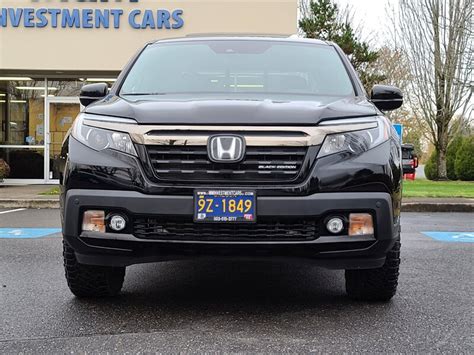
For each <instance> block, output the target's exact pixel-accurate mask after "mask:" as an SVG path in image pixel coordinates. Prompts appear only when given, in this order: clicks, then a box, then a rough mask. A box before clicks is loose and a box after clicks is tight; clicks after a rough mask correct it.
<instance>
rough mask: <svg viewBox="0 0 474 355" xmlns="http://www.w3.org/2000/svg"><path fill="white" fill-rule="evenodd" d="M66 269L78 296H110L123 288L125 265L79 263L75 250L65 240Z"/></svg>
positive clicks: (74, 291) (70, 286)
mask: <svg viewBox="0 0 474 355" xmlns="http://www.w3.org/2000/svg"><path fill="white" fill-rule="evenodd" d="M63 257H64V269H65V271H66V280H67V284H68V286H69V289H70V290H71V292H72V293H73V294H74V295H76V296H77V297H108V296H115V295H117V294H118V293H119V292H120V290H121V289H122V285H123V280H124V277H125V267H108V266H92V265H84V264H79V263H78V262H77V259H76V256H75V254H74V250H73V249H72V248H71V247H70V246H69V245H68V244H67V243H66V242H65V241H63Z"/></svg>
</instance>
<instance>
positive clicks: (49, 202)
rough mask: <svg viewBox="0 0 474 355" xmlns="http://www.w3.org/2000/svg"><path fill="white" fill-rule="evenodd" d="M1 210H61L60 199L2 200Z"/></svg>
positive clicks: (0, 203)
mask: <svg viewBox="0 0 474 355" xmlns="http://www.w3.org/2000/svg"><path fill="white" fill-rule="evenodd" d="M0 208H42V209H56V208H59V200H58V199H41V200H40V199H35V200H26V199H24V200H14V199H4V200H0Z"/></svg>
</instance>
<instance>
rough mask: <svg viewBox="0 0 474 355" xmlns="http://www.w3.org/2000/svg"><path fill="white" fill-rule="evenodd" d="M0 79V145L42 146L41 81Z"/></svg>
mask: <svg viewBox="0 0 474 355" xmlns="http://www.w3.org/2000/svg"><path fill="white" fill-rule="evenodd" d="M3 79H5V78H2V79H0V120H1V122H0V123H1V125H0V145H2V144H3V145H42V144H43V143H44V95H45V87H44V81H43V80H40V81H37V80H3Z"/></svg>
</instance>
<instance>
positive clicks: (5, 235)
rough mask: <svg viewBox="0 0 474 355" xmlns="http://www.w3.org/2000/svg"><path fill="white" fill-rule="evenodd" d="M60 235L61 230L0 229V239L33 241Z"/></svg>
mask: <svg viewBox="0 0 474 355" xmlns="http://www.w3.org/2000/svg"><path fill="white" fill-rule="evenodd" d="M58 233H61V228H0V239H35V238H44V237H49V236H52V235H54V234H58Z"/></svg>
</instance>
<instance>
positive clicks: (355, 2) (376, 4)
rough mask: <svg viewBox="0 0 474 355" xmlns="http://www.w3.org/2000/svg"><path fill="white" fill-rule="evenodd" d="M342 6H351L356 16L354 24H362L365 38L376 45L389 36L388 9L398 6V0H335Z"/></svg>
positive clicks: (379, 44)
mask: <svg viewBox="0 0 474 355" xmlns="http://www.w3.org/2000/svg"><path fill="white" fill-rule="evenodd" d="M335 1H336V2H337V3H338V4H339V5H340V7H341V8H345V7H346V6H349V7H350V8H351V9H352V12H353V16H354V25H356V26H360V27H361V30H362V36H363V39H370V41H371V42H373V44H374V45H376V46H381V45H382V44H383V41H384V38H387V36H388V33H387V31H386V28H387V21H386V13H387V12H386V11H387V10H386V9H387V7H389V8H396V7H397V6H398V0H335Z"/></svg>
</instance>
